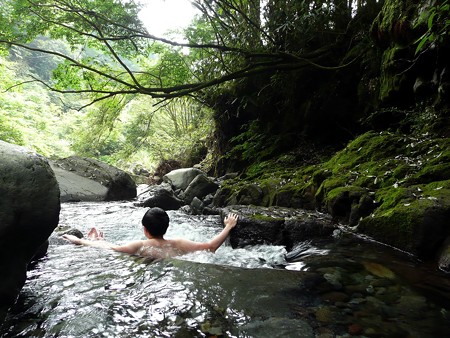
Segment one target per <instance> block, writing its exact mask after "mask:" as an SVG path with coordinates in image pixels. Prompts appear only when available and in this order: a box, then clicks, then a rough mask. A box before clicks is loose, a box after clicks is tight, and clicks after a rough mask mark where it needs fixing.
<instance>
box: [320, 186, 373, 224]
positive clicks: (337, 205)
mask: <svg viewBox="0 0 450 338" xmlns="http://www.w3.org/2000/svg"><path fill="white" fill-rule="evenodd" d="M325 205H326V209H327V211H328V213H330V214H331V216H332V217H333V219H335V220H340V221H344V222H345V223H349V224H350V225H356V224H357V222H358V221H359V219H360V218H361V217H365V216H368V215H369V214H370V213H371V212H372V211H373V210H374V208H375V203H374V200H373V199H372V198H371V197H370V196H369V191H368V190H367V189H365V188H362V187H356V186H346V187H338V188H335V189H333V190H331V191H330V192H329V193H328V194H327V196H326V197H325Z"/></svg>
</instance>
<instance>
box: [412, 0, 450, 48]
mask: <svg viewBox="0 0 450 338" xmlns="http://www.w3.org/2000/svg"><path fill="white" fill-rule="evenodd" d="M422 21H426V23H427V30H426V32H425V33H424V34H423V35H422V36H421V37H420V38H419V39H418V40H417V43H418V44H417V48H416V54H417V53H419V52H420V51H421V50H422V49H423V48H424V47H425V46H426V45H427V44H430V43H433V42H438V43H442V42H444V41H445V40H447V39H448V36H449V33H450V4H449V2H448V0H445V1H444V2H442V3H439V2H437V4H435V5H434V6H431V7H430V8H429V9H428V10H427V11H424V12H423V13H422V16H421V20H419V23H421V22H422Z"/></svg>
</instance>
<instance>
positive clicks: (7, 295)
mask: <svg viewBox="0 0 450 338" xmlns="http://www.w3.org/2000/svg"><path fill="white" fill-rule="evenodd" d="M0 159H1V160H0V271H1V275H2V278H0V312H1V308H2V307H7V306H9V305H11V304H12V303H13V302H14V301H15V299H16V297H17V295H18V294H19V291H20V290H21V288H22V286H23V285H24V283H25V280H26V271H27V266H28V265H29V263H30V261H31V260H32V259H33V257H35V256H36V254H38V256H42V255H44V254H45V251H46V247H47V244H48V243H47V239H48V237H49V236H50V234H51V233H52V231H53V230H54V229H55V227H56V226H57V224H58V220H59V211H60V200H59V195H60V192H59V187H58V182H57V180H56V178H55V174H54V173H53V171H52V169H51V168H50V165H49V163H48V161H47V160H46V159H45V158H44V157H43V156H41V155H39V154H36V153H34V152H32V151H30V150H27V149H25V148H23V147H20V146H16V145H12V144H9V143H6V142H3V141H0Z"/></svg>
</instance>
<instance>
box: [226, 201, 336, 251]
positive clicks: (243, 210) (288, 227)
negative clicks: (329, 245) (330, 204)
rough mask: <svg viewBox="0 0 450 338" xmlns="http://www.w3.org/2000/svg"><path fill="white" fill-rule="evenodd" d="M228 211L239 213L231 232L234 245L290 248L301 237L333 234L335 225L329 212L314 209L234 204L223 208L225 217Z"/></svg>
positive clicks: (234, 246)
mask: <svg viewBox="0 0 450 338" xmlns="http://www.w3.org/2000/svg"><path fill="white" fill-rule="evenodd" d="M229 212H235V213H237V214H238V215H239V221H238V225H237V226H236V227H235V228H234V229H233V230H232V231H231V233H230V244H231V246H232V247H233V248H238V247H245V246H247V245H257V244H271V245H283V246H285V247H286V249H287V250H291V249H292V248H293V247H294V246H295V245H296V244H297V243H299V242H301V241H305V240H308V239H311V238H318V237H328V236H331V235H332V234H333V231H334V230H335V229H336V226H335V224H334V223H333V221H332V219H331V217H330V216H329V215H325V214H322V213H319V212H315V211H305V210H299V209H292V208H284V207H270V208H267V207H257V206H243V205H233V206H228V207H226V208H224V209H222V213H221V217H222V219H223V218H224V217H225V216H226V215H227V214H228V213H229Z"/></svg>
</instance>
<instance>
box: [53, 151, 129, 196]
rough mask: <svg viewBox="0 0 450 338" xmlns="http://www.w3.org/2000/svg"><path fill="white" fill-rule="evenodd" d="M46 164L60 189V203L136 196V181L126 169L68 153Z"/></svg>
mask: <svg viewBox="0 0 450 338" xmlns="http://www.w3.org/2000/svg"><path fill="white" fill-rule="evenodd" d="M50 165H51V167H52V169H53V171H54V172H55V175H56V179H57V180H58V184H59V188H60V190H61V202H69V201H116V200H126V199H133V198H135V197H136V184H135V183H134V181H133V179H132V178H131V176H130V175H129V174H127V173H126V172H124V171H122V170H120V169H118V168H115V167H113V166H110V165H108V164H106V163H103V162H101V161H98V160H94V159H91V158H84V157H78V156H71V157H67V158H64V159H59V160H56V161H51V162H50Z"/></svg>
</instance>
